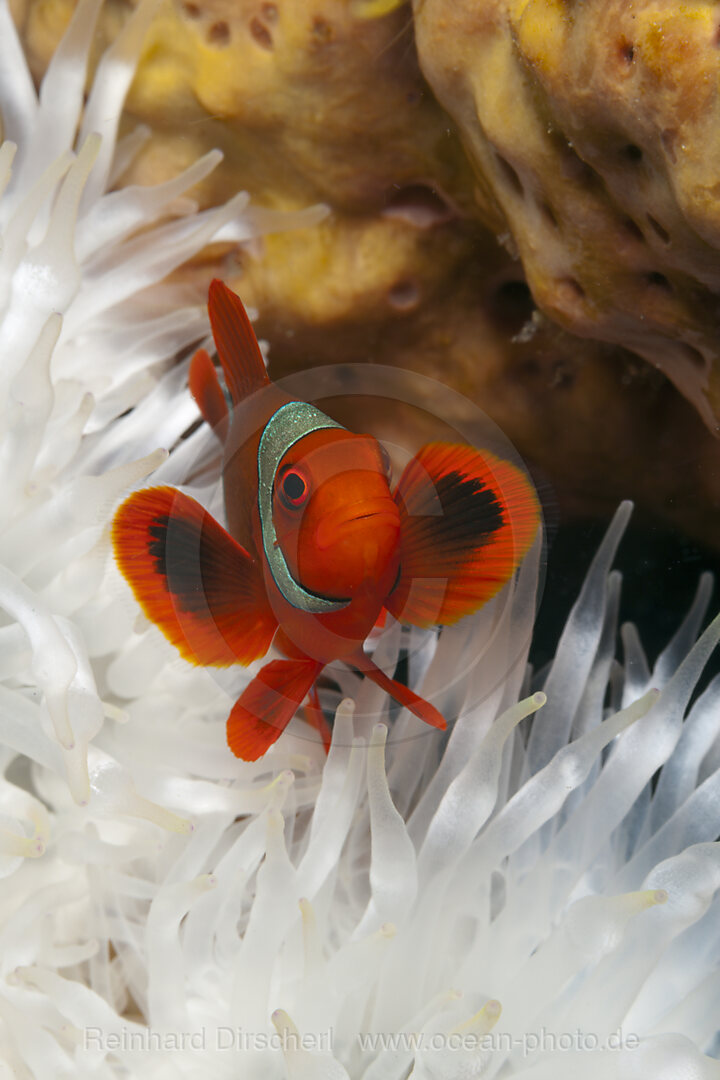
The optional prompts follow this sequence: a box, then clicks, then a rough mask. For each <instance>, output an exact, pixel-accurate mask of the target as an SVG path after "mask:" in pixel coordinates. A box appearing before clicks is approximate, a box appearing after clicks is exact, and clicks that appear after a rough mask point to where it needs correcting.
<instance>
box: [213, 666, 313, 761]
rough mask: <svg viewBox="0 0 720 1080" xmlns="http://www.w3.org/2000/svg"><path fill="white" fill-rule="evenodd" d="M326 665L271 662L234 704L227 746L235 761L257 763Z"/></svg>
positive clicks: (280, 732) (228, 725) (291, 716)
mask: <svg viewBox="0 0 720 1080" xmlns="http://www.w3.org/2000/svg"><path fill="white" fill-rule="evenodd" d="M322 668H323V665H322V664H321V663H319V662H318V661H317V660H309V659H308V660H271V661H270V663H269V664H265V666H264V667H263V668H261V669H260V671H259V672H258V674H257V675H256V676H255V678H254V679H253V680H252V682H251V683H249V684H248V686H246V688H245V689H244V690H243V692H242V694H241V695H240V697H239V698H238V700H237V701H236V702H235V705H234V706H233V709H232V712H231V713H230V716H229V717H228V722H227V742H228V746H229V747H230V749H231V750H232V752H233V754H234V755H235V757H239V758H242V759H243V761H257V760H258V758H261V757H262V756H263V754H264V753H265V752H266V751H267V750H268V749H269V747H270V746H272V744H273V743H274V742H275V741H276V740H277V739H278V738H279V737H280V735H281V734H282V732H283V731H284V730H285V728H286V727H287V725H288V724H289V723H290V721H291V720H292V718H293V716H294V715H295V713H296V712H297V710H298V708H299V706H300V704H301V702H302V701H303V699H304V697H305V695H306V694H307V693H308V692H309V690H310V689H311V687H312V685H313V683H314V682H315V679H316V678H317V677H318V675H319V674H320V672H321V671H322Z"/></svg>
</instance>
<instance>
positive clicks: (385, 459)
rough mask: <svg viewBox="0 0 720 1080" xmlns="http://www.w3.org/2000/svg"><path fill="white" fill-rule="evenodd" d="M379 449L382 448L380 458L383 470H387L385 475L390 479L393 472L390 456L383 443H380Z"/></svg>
mask: <svg viewBox="0 0 720 1080" xmlns="http://www.w3.org/2000/svg"><path fill="white" fill-rule="evenodd" d="M378 447H379V448H380V458H381V460H382V466H383V469H384V470H385V475H386V476H387V477H389V476H390V473H391V472H392V461H391V460H390V455H389V454H388V452H387V450H386V449H385V447H384V446H383V444H382V443H381V442H379V443H378Z"/></svg>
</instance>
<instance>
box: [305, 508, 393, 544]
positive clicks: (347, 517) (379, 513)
mask: <svg viewBox="0 0 720 1080" xmlns="http://www.w3.org/2000/svg"><path fill="white" fill-rule="evenodd" d="M361 521H372V523H373V526H374V527H378V528H380V527H389V528H392V529H395V530H397V531H398V532H399V531H400V513H399V511H398V508H397V505H396V504H395V503H394V502H393V501H392V499H373V500H372V501H369V502H364V503H362V504H360V505H359V506H358V507H357V512H356V513H353V512H352V508H351V507H344V508H343V510H342V511H341V512H339V513H336V514H330V515H328V517H327V518H326V519H325V520H323V521H322V522H321V523H320V524H319V526H318V529H317V533H316V540H317V544H318V547H320V548H329V547H330V545H331V544H332V543H334V542H337V541H338V540H340V539H342V538H343V537H344V536H346V535H347V534H349V533H351V532H353V531H354V529H355V528H356V527H357V524H358V522H361Z"/></svg>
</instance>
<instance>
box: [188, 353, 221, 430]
mask: <svg viewBox="0 0 720 1080" xmlns="http://www.w3.org/2000/svg"><path fill="white" fill-rule="evenodd" d="M188 385H189V388H190V393H191V394H192V396H193V397H194V398H195V402H196V403H197V407H198V409H199V410H200V412H201V413H202V415H203V418H204V419H205V420H206V421H207V423H208V424H209V425H210V427H211V428H215V429H218V428H221V426H222V425H223V424H225V423H226V421H227V417H228V407H227V401H226V400H225V394H224V393H223V390H222V387H221V385H220V382H219V380H218V377H217V372H216V371H215V365H214V364H213V362H212V360H211V359H210V356H209V355H208V353H207V352H206V351H205V349H198V351H197V352H196V353H195V355H194V356H193V358H192V360H191V361H190V373H189V376H188ZM220 434H221V435H222V430H221V431H220Z"/></svg>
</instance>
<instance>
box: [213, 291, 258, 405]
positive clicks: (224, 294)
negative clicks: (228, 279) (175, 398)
mask: <svg viewBox="0 0 720 1080" xmlns="http://www.w3.org/2000/svg"><path fill="white" fill-rule="evenodd" d="M208 312H209V314H210V325H211V327H212V332H213V337H214V339H215V345H216V346H217V351H218V356H219V358H220V363H221V364H222V369H223V372H224V374H225V382H226V383H227V387H228V390H229V391H230V396H231V398H232V400H233V404H234V405H237V404H238V403H239V402H241V401H242V400H243V399H244V398H246V397H248V396H249V395H250V394H252V393H254V392H255V391H256V390H259V389H260V388H261V387H262V386H267V384H268V383H269V382H270V379H269V378H268V373H267V371H266V370H265V361H264V360H263V356H262V353H261V352H260V346H259V345H258V342H257V338H256V337H255V331H254V330H253V328H252V324H251V322H250V320H249V318H248V315H247V312H246V311H245V308H244V306H243V302H242V300H241V299H240V297H239V296H236V295H235V293H234V292H233V291H232V289H229V288H228V287H227V285H226V284H225V283H224V282H222V281H220V279H219V278H214V279H213V280H212V281H211V282H210V288H209V291H208Z"/></svg>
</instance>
